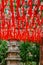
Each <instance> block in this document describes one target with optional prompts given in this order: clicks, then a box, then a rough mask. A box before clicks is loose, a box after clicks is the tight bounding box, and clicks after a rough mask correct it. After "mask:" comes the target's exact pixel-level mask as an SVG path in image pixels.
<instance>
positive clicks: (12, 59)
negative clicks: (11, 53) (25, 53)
mask: <svg viewBox="0 0 43 65" xmlns="http://www.w3.org/2000/svg"><path fill="white" fill-rule="evenodd" d="M5 60H7V61H9V60H10V61H21V58H15V57H13V58H12V57H10V58H6V59H5Z"/></svg>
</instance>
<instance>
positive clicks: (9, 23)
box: [0, 0, 43, 42]
mask: <svg viewBox="0 0 43 65" xmlns="http://www.w3.org/2000/svg"><path fill="white" fill-rule="evenodd" d="M36 1H37V2H38V3H37V6H35V9H36V10H35V9H34V12H33V11H32V0H28V5H29V6H30V8H29V10H28V15H29V17H27V16H26V15H25V14H24V10H25V9H24V8H23V9H22V10H23V16H22V17H20V15H19V11H18V9H19V7H20V0H17V1H16V4H17V7H16V9H17V12H16V13H17V17H16V18H15V16H14V6H13V3H14V1H13V0H10V12H11V14H12V15H11V18H10V19H6V17H5V13H4V9H5V7H6V5H7V4H8V0H2V2H1V4H0V5H1V7H0V13H1V14H0V39H2V40H9V39H10V40H22V41H26V40H28V41H33V42H39V41H40V40H41V37H42V36H43V33H42V31H43V17H42V18H40V17H41V15H42V11H43V5H41V4H40V0H36ZM24 2H25V1H24V0H22V4H23V5H24ZM37 9H39V10H40V13H37ZM34 18H35V20H34Z"/></svg>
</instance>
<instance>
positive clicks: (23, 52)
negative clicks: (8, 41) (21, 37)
mask: <svg viewBox="0 0 43 65" xmlns="http://www.w3.org/2000/svg"><path fill="white" fill-rule="evenodd" d="M19 49H20V57H21V61H22V62H23V63H26V62H30V61H31V62H32V61H34V62H37V65H38V63H39V55H40V52H39V45H38V44H36V43H32V42H25V43H24V42H22V43H21V44H20V47H19Z"/></svg>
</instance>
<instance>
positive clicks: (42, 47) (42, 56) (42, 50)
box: [40, 38, 43, 65]
mask: <svg viewBox="0 0 43 65" xmlns="http://www.w3.org/2000/svg"><path fill="white" fill-rule="evenodd" d="M40 65H43V38H42V41H41V45H40Z"/></svg>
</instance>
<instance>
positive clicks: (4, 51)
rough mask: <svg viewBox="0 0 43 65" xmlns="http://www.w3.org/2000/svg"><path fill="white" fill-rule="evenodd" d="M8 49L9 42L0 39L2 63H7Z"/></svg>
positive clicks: (0, 59) (3, 64) (0, 58)
mask: <svg viewBox="0 0 43 65" xmlns="http://www.w3.org/2000/svg"><path fill="white" fill-rule="evenodd" d="M7 50H8V46H7V42H6V41H2V40H0V63H2V65H5V58H6V56H7Z"/></svg>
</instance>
